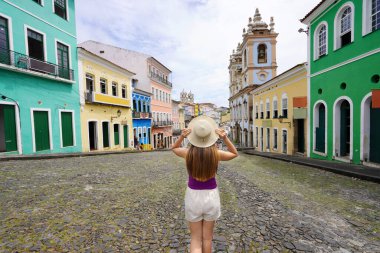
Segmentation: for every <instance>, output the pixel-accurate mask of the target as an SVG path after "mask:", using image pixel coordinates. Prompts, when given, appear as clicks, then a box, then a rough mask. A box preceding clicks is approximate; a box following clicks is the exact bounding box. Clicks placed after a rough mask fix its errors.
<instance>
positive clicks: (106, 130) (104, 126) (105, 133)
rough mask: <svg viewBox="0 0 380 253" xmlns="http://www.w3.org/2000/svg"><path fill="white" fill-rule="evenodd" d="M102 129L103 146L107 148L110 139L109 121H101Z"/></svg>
mask: <svg viewBox="0 0 380 253" xmlns="http://www.w3.org/2000/svg"><path fill="white" fill-rule="evenodd" d="M102 130H103V148H109V146H110V139H109V123H108V122H102Z"/></svg>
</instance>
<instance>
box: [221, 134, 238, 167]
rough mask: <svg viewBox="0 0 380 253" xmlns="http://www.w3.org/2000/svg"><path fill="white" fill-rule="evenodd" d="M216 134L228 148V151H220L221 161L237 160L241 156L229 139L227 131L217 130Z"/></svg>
mask: <svg viewBox="0 0 380 253" xmlns="http://www.w3.org/2000/svg"><path fill="white" fill-rule="evenodd" d="M215 132H216V133H217V134H218V135H219V137H220V138H221V139H222V140H223V141H224V143H225V144H226V146H227V149H228V151H223V150H219V159H220V161H229V160H232V159H234V158H236V157H237V156H238V155H239V154H238V152H237V150H236V148H235V145H234V144H233V143H232V142H231V141H230V139H228V136H227V133H226V131H224V130H223V129H216V130H215Z"/></svg>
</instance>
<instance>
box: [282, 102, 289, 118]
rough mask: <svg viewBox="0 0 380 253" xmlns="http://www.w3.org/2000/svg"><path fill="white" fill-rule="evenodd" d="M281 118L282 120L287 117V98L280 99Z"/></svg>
mask: <svg viewBox="0 0 380 253" xmlns="http://www.w3.org/2000/svg"><path fill="white" fill-rule="evenodd" d="M282 117H283V118H287V117H288V98H287V97H283V98H282Z"/></svg>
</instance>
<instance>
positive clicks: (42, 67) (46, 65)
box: [0, 48, 74, 81]
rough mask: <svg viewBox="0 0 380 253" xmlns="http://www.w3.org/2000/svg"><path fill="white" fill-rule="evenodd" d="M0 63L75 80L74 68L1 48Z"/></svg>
mask: <svg viewBox="0 0 380 253" xmlns="http://www.w3.org/2000/svg"><path fill="white" fill-rule="evenodd" d="M0 64H5V65H8V66H11V67H15V68H17V69H19V70H25V71H28V70H29V71H33V72H35V73H42V74H47V75H49V76H53V77H58V78H63V79H66V80H69V81H74V70H72V69H68V68H64V67H62V66H59V65H57V64H53V63H50V62H46V61H41V60H37V59H34V58H31V57H29V56H27V55H24V54H21V53H18V52H14V51H11V50H7V49H4V48H0Z"/></svg>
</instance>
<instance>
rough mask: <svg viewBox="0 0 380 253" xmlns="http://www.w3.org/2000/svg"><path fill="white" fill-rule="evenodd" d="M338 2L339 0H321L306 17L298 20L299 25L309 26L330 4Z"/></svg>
mask: <svg viewBox="0 0 380 253" xmlns="http://www.w3.org/2000/svg"><path fill="white" fill-rule="evenodd" d="M337 2H340V0H322V1H321V2H320V3H319V4H318V5H316V6H315V7H314V8H313V9H312V10H311V11H310V12H309V13H308V14H306V16H305V17H304V18H302V19H300V21H301V23H303V24H305V25H309V24H310V23H311V21H312V20H313V19H315V18H316V17H318V16H319V15H320V14H322V13H323V12H324V11H325V10H326V9H327V8H328V7H329V6H330V5H331V4H333V3H337Z"/></svg>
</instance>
